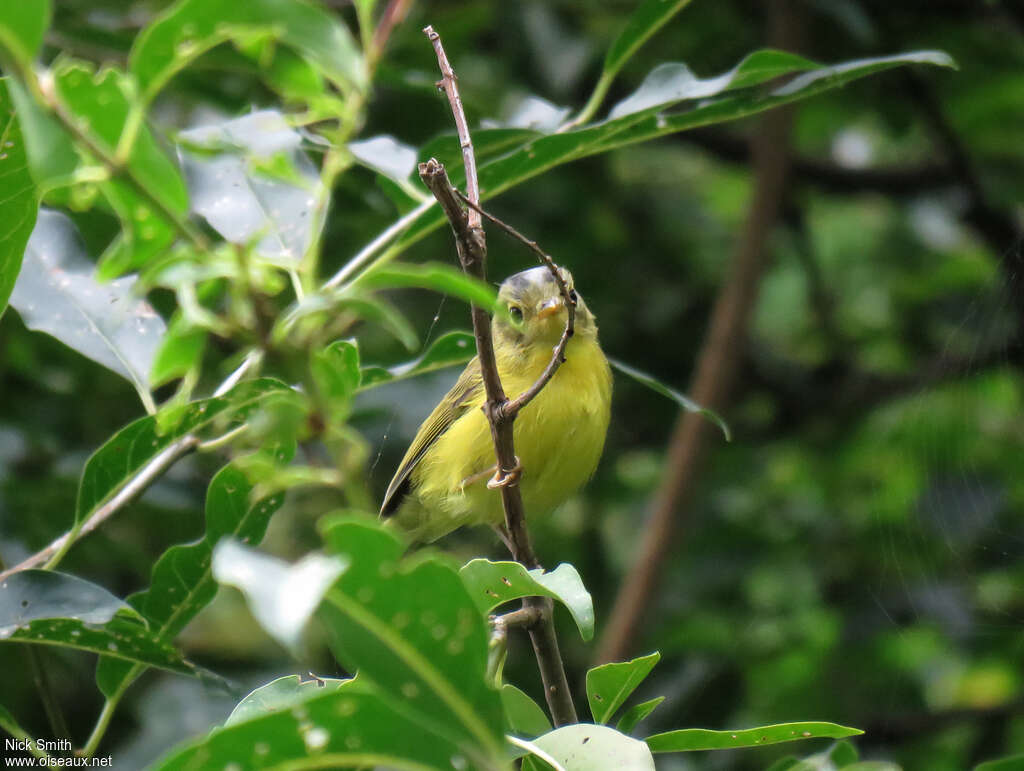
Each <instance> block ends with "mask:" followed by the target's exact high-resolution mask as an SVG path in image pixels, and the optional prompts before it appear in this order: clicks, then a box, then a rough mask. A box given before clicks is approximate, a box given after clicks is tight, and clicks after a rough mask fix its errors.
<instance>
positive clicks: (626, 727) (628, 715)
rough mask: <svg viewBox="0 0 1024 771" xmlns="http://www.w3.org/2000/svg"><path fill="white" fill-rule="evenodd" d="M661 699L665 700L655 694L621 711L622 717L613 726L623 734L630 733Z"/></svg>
mask: <svg viewBox="0 0 1024 771" xmlns="http://www.w3.org/2000/svg"><path fill="white" fill-rule="evenodd" d="M663 701H665V697H664V696H656V697H655V698H653V699H650V700H648V701H644V702H641V703H640V704H637V705H635V706H632V707H630V708H629V709H627V710H626V711H625V712H624V713H623V715H622V717H620V718H619V722H618V724H616V726H615V728H616V729H617V730H618V731H621V732H622V733H624V734H628V733H631V732H632V731H633V729H634V728H636V727H637V724H638V723H639V722H640V721H641V720H643V719H644V718H646V717H647V716H648V715H650V714H651V713H652V712H654V710H655V708H656V707H657V706H658V705H659V704H661V703H662V702H663Z"/></svg>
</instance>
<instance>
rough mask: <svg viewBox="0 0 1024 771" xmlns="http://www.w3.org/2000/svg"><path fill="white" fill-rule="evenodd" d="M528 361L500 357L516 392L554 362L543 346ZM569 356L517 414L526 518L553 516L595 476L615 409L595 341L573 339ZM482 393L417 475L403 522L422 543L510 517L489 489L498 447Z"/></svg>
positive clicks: (504, 378) (507, 380)
mask: <svg viewBox="0 0 1024 771" xmlns="http://www.w3.org/2000/svg"><path fill="white" fill-rule="evenodd" d="M539 348H540V350H538V351H536V352H535V353H534V354H532V355H531V356H530V357H529V358H527V359H526V360H525V361H524V360H522V359H515V360H513V359H511V358H504V357H500V356H499V359H498V371H499V373H500V374H501V381H502V385H503V386H504V388H505V391H506V393H508V394H509V396H510V397H514V396H516V395H518V394H520V393H522V392H523V391H525V390H526V389H527V388H529V387H530V386H531V385H532V384H533V383H534V381H535V380H536V379H537V377H538V376H539V375H540V373H541V372H542V371H543V370H544V367H545V366H547V363H548V361H549V360H550V356H551V349H550V348H548V347H547V346H540V347H539ZM566 359H567V360H566V361H565V363H563V364H562V366H561V367H559V368H558V371H557V372H556V373H555V376H554V377H553V378H552V379H551V381H550V382H549V383H548V384H547V385H546V386H545V387H544V389H543V390H542V391H541V392H540V393H539V394H538V395H537V397H536V398H535V399H534V400H533V401H532V402H530V403H529V404H528V405H527V406H526V407H525V408H524V409H523V411H522V412H521V413H520V414H519V416H518V417H517V418H516V421H515V426H514V437H515V448H516V455H517V456H518V457H519V460H520V463H521V465H522V468H523V471H522V476H521V477H520V480H519V485H520V489H521V490H522V495H523V505H524V508H525V510H526V514H527V517H535V516H537V515H543V514H547V513H550V512H551V511H552V510H553V509H554V508H556V507H557V506H559V505H560V504H561V503H563V502H564V501H566V500H567V499H568V498H569V497H571V496H572V495H573V494H574V493H575V492H576V491H577V490H579V488H580V487H582V486H583V484H584V483H585V482H586V481H587V480H588V479H589V478H590V476H591V475H592V474H593V473H594V469H595V468H597V463H598V460H599V459H600V457H601V451H602V450H603V449H604V439H605V434H606V432H607V430H608V420H609V415H610V407H611V371H610V370H609V368H608V362H607V360H606V359H605V357H604V354H603V353H602V352H601V349H600V347H599V346H598V344H597V341H596V339H593V338H591V339H580V338H577V339H575V340H573V341H571V342H570V344H569V347H568V349H567V352H566ZM482 403H483V399H482V398H480V399H478V400H477V402H476V403H474V404H473V405H472V407H471V408H470V409H469V410H468V411H467V412H466V414H465V415H463V416H462V417H461V418H459V419H458V420H457V421H455V422H454V423H453V424H452V425H451V427H449V429H448V430H447V431H445V433H444V434H443V435H442V436H441V437H439V438H438V440H437V442H436V443H435V444H434V446H433V447H431V449H430V450H429V451H428V452H427V454H426V455H425V456H424V457H423V459H422V460H421V461H420V463H419V464H418V465H417V468H416V469H415V470H414V471H413V474H412V491H411V495H410V496H409V500H407V501H406V502H405V503H403V505H402V507H401V509H402V510H401V511H400V512H399V517H398V518H399V520H400V525H401V526H402V528H403V529H404V530H407V531H409V532H410V534H411V535H412V536H413V538H414V539H415V540H422V541H432V540H435V539H436V538H440V537H441V536H442V535H445V534H446V533H448V532H450V531H452V530H454V529H455V528H456V527H459V526H461V525H466V524H485V523H486V524H497V523H499V522H502V521H503V520H504V512H503V509H502V504H501V494H500V492H499V491H497V490H489V489H488V488H487V479H488V478H489V475H488V474H484V473H483V472H486V471H487V470H488V469H490V468H491V467H493V466H494V445H493V444H492V441H491V433H490V427H489V426H488V424H487V419H486V418H485V417H484V414H483V411H482V410H481V409H480V405H481V404H482Z"/></svg>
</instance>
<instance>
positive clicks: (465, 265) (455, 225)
mask: <svg viewBox="0 0 1024 771" xmlns="http://www.w3.org/2000/svg"><path fill="white" fill-rule="evenodd" d="M423 31H424V33H425V34H426V36H427V38H428V39H429V40H430V42H431V43H432V44H433V47H434V52H435V53H436V54H437V61H438V66H439V67H440V69H441V75H442V79H441V82H440V83H439V84H438V85H439V87H440V88H442V89H443V90H444V92H445V94H446V95H447V96H448V102H449V105H450V106H451V110H452V115H453V116H454V118H455V126H456V129H457V131H458V135H459V145H460V146H461V148H462V159H463V163H464V164H465V170H466V196H467V198H468V201H469V202H470V203H471V204H474V205H475V206H474V207H473V208H470V209H469V211H466V210H465V209H464V208H463V207H462V204H461V202H460V198H459V195H458V193H457V192H456V191H455V188H454V187H453V186H452V183H451V180H450V179H449V178H448V173H447V171H445V168H444V166H443V165H442V164H440V163H438V162H437V160H435V159H433V158H431V159H430V160H429V161H427V162H425V163H421V164H420V166H419V174H420V179H422V180H423V182H424V184H425V185H426V186H427V188H428V189H429V190H430V191H431V192H432V193H433V194H434V197H435V198H436V199H437V201H438V203H439V204H440V205H441V208H442V209H443V210H444V213H445V215H446V216H447V218H448V221H449V222H450V223H451V227H452V230H453V232H454V234H455V245H456V249H457V251H458V255H459V262H460V263H461V264H462V269H463V271H464V272H465V273H466V274H467V275H470V276H473V277H475V278H478V279H480V280H481V281H484V280H486V275H487V270H486V261H487V241H486V238H485V236H484V232H483V227H482V220H481V214H480V211H479V205H480V190H479V186H478V184H477V174H476V157H475V155H474V153H473V143H472V141H471V139H470V137H469V128H468V125H467V123H466V116H465V113H464V112H463V109H462V100H461V98H460V97H459V92H458V87H457V85H456V79H455V73H454V72H453V71H452V68H451V65H450V64H449V63H448V57H447V56H446V55H445V52H444V48H443V46H442V45H441V38H440V36H439V35H438V34H437V33H436V32H435V31H434V30H433V28H432V27H429V26H428V27H427V28H425V29H424V30H423ZM556 273H557V270H556ZM471 312H472V319H473V334H474V337H475V338H476V349H477V357H478V359H479V361H480V373H481V379H482V380H483V384H484V391H485V393H486V396H487V399H486V402H485V404H484V414H485V415H486V416H487V420H488V423H489V424H490V428H491V439H492V441H493V443H494V453H495V457H496V459H497V461H498V471H499V477H504V478H505V479H506V480H509V479H511V477H510V476H509V475H510V474H511V472H512V470H513V469H515V468H516V467H517V466H518V461H517V459H516V454H515V446H514V441H513V431H512V428H513V422H514V421H515V417H516V412H515V411H512V412H506V410H505V408H506V406H507V405H508V404H509V400H508V398H507V397H506V396H505V391H504V389H503V388H502V385H501V378H500V376H499V374H498V365H497V361H496V360H495V356H494V343H493V340H492V338H491V318H490V316H489V315H488V314H487V311H486V310H484V309H483V308H480V307H477V306H475V305H474V306H472V308H471ZM556 358H559V359H560V358H561V357H560V355H559V356H558V357H556ZM545 382H546V381H545ZM541 387H543V385H542V386H541ZM538 390H539V389H538ZM500 490H501V498H502V505H503V507H504V510H505V525H506V527H507V529H508V533H509V537H510V541H511V546H512V556H513V557H514V558H515V559H516V560H517V561H518V562H520V563H522V564H523V565H525V566H526V567H527V568H535V567H538V566H539V563H538V561H537V556H536V554H534V551H533V546H532V545H531V544H530V535H529V532H528V531H527V529H526V516H525V512H524V510H523V498H522V495H521V493H520V490H519V486H518V485H517V484H514V483H506V484H502V485H501V486H500ZM523 609H524V611H525V612H526V613H537V614H538V615H539V621H538V622H537V623H536V624H535V625H533V626H532V627H531V628H530V629H529V633H530V639H531V641H532V642H533V649H534V654H535V655H536V657H537V666H538V668H539V669H540V674H541V680H542V681H543V683H544V696H545V699H546V700H547V703H548V709H549V710H550V712H551V718H552V721H553V722H554V723H555V725H556V726H561V725H568V724H570V723H575V722H577V718H576V708H575V707H574V705H573V703H572V693H571V692H570V690H569V683H568V681H567V679H566V677H565V667H564V665H563V663H562V658H561V655H560V653H559V650H558V638H557V637H556V635H555V628H554V622H553V615H554V606H553V604H552V603H551V601H550V600H547V599H546V598H540V597H528V598H526V599H524V600H523Z"/></svg>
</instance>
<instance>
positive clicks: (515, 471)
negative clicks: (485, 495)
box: [487, 455, 523, 490]
mask: <svg viewBox="0 0 1024 771" xmlns="http://www.w3.org/2000/svg"><path fill="white" fill-rule="evenodd" d="M522 474H523V464H522V463H520V462H519V456H518V455H517V456H516V465H515V466H513V467H512V468H510V469H508V470H506V469H503V468H500V467H499V468H498V470H497V471H496V472H495V473H494V476H493V477H491V479H490V481H488V482H487V489H488V490H499V489H501V488H502V487H511V486H512V485H515V484H519V477H521V476H522Z"/></svg>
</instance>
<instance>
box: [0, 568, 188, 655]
mask: <svg viewBox="0 0 1024 771" xmlns="http://www.w3.org/2000/svg"><path fill="white" fill-rule="evenodd" d="M0 640H2V641H11V642H27V643H34V644H37V645H55V646H58V647H62V648H75V649H78V650H84V651H89V652H92V653H99V654H101V655H103V656H110V657H112V658H117V659H121V660H123V661H130V662H136V663H141V664H145V665H146V666H151V667H159V668H161V669H168V670H170V671H172V672H179V673H182V674H196V670H195V668H194V667H193V666H192V665H191V664H189V663H188V662H186V661H185V660H184V659H182V657H181V654H180V653H179V652H178V651H177V650H176V649H175V648H174V646H172V645H171V644H170V643H168V642H165V641H163V640H160V639H158V638H157V637H156V635H154V634H153V633H152V632H151V631H150V630H149V629H148V628H147V626H146V624H145V622H144V621H143V619H142V617H141V616H139V615H138V614H137V613H136V612H135V611H134V610H132V609H131V608H129V607H128V606H127V605H125V603H123V602H122V601H121V600H119V599H117V597H115V596H114V595H112V594H110V592H108V591H107V590H106V589H104V588H102V587H100V586H97V585H95V584H92V583H89V582H88V581H85V580H83V579H81V578H77V577H75V576H70V575H66V574H64V573H57V572H54V571H50V570H21V571H18V572H17V573H13V574H11V575H10V576H8V577H7V578H6V579H5V580H4V582H3V583H2V584H0Z"/></svg>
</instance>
